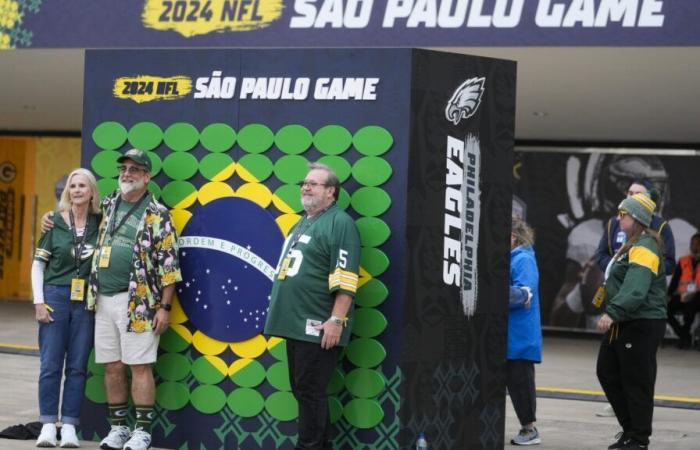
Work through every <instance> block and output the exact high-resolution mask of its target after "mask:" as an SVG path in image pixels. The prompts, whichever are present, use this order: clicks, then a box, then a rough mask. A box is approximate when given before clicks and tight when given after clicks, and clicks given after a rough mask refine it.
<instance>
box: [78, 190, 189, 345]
mask: <svg viewBox="0 0 700 450" xmlns="http://www.w3.org/2000/svg"><path fill="white" fill-rule="evenodd" d="M118 195H119V194H114V195H110V196H109V197H107V198H105V199H104V200H103V201H102V210H103V212H104V214H103V215H102V223H100V231H99V233H100V234H99V236H98V238H97V251H96V252H95V255H96V257H95V258H93V259H92V270H91V271H90V287H89V289H88V293H87V308H88V309H89V310H94V309H95V304H96V300H97V286H98V284H97V266H98V261H99V255H100V250H101V248H102V245H103V243H104V240H105V235H106V234H107V233H106V230H107V222H109V218H110V217H111V216H112V213H113V212H114V208H115V207H116V203H117V202H116V200H117V196H118ZM177 253H178V248H177V235H176V233H175V227H174V225H173V221H172V219H171V217H170V212H169V211H168V209H167V208H166V207H165V206H163V205H161V204H160V203H158V202H157V201H156V200H155V199H154V198H153V197H152V196H149V199H148V205H147V206H146V210H145V211H144V213H143V217H142V219H141V223H140V224H139V227H138V230H137V231H136V244H134V256H133V258H132V261H131V263H132V264H131V271H130V273H129V310H128V313H127V314H128V315H129V324H128V326H127V330H126V331H133V332H136V333H141V332H143V331H146V330H151V329H152V320H153V316H154V315H155V312H156V310H157V309H158V308H159V307H160V296H161V292H162V289H163V287H165V286H168V285H170V284H173V283H177V282H178V281H181V280H182V275H181V274H180V266H179V264H178V256H177Z"/></svg>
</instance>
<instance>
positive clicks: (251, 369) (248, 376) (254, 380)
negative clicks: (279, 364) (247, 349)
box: [231, 359, 265, 388]
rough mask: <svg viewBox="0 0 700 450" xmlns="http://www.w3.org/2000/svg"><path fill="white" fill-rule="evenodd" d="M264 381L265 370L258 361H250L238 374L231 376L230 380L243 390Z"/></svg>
mask: <svg viewBox="0 0 700 450" xmlns="http://www.w3.org/2000/svg"><path fill="white" fill-rule="evenodd" d="M264 379H265V368H264V367H263V365H262V364H260V363H259V362H258V361H256V360H254V359H251V360H248V364H246V366H245V367H243V368H241V369H240V370H239V371H238V372H236V373H234V374H232V375H231V380H232V381H233V382H234V383H236V384H237V385H239V386H240V387H244V388H252V387H255V386H258V385H259V384H260V383H262V382H263V380H264Z"/></svg>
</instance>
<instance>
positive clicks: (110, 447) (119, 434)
mask: <svg viewBox="0 0 700 450" xmlns="http://www.w3.org/2000/svg"><path fill="white" fill-rule="evenodd" d="M129 436H131V432H130V431H129V427H126V426H124V425H112V428H111V429H110V430H109V434H108V435H107V437H105V438H104V439H102V442H100V448H101V449H103V450H122V449H123V448H124V444H126V441H128V440H129Z"/></svg>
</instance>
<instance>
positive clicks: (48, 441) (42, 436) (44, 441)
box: [36, 423, 57, 447]
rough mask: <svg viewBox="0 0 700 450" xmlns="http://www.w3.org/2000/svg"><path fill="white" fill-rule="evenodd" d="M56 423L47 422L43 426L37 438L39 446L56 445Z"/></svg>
mask: <svg viewBox="0 0 700 450" xmlns="http://www.w3.org/2000/svg"><path fill="white" fill-rule="evenodd" d="M56 443H57V442H56V424H55V423H45V424H44V425H43V426H42V427H41V433H39V438H38V439H37V440H36V446H37V447H55V446H56Z"/></svg>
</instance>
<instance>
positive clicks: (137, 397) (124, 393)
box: [42, 149, 182, 450]
mask: <svg viewBox="0 0 700 450" xmlns="http://www.w3.org/2000/svg"><path fill="white" fill-rule="evenodd" d="M117 162H118V163H119V164H120V165H119V192H117V193H115V194H113V195H110V196H107V197H106V198H105V199H104V200H103V201H102V212H103V216H102V217H103V218H102V223H101V224H100V228H99V235H98V238H97V246H96V248H95V257H94V258H93V260H92V268H91V270H90V280H89V286H88V289H87V302H86V303H87V305H86V307H87V309H89V310H96V314H95V361H96V362H97V363H104V364H105V377H104V381H105V391H106V393H107V403H108V404H109V421H110V424H111V429H110V431H109V434H108V435H107V437H105V438H104V439H103V440H102V442H100V448H102V449H107V450H108V449H122V448H123V449H124V450H146V449H148V448H149V447H150V445H151V434H150V426H151V422H152V421H153V418H154V411H153V406H154V404H155V382H154V379H153V369H152V367H151V366H152V364H153V363H154V362H155V361H156V356H157V353H158V342H159V338H160V335H161V334H162V333H163V332H164V331H165V330H166V329H167V328H168V325H169V322H170V309H171V302H172V298H173V293H174V291H175V283H176V282H178V281H180V280H181V279H182V277H181V275H180V268H179V265H178V248H177V236H176V234H175V228H174V226H173V223H172V219H171V217H170V213H169V211H168V210H167V209H166V208H165V206H163V205H161V204H160V203H158V202H157V201H156V200H155V199H154V198H153V196H152V195H150V193H149V192H148V189H147V187H148V182H149V181H150V179H151V174H150V172H151V160H150V159H149V157H148V155H146V154H145V153H144V152H143V151H142V150H138V149H131V150H128V151H127V152H126V153H124V155H122V156H121V157H120V158H119V159H117ZM42 222H44V221H42ZM44 225H45V224H44ZM43 228H44V226H42V229H43ZM127 366H128V367H129V368H130V369H131V398H132V400H133V403H134V406H135V408H136V426H135V427H134V430H133V432H132V431H130V430H129V428H128V427H127V424H126V419H127V416H128V412H129V409H128V408H129V406H128V400H129V386H128V381H127V371H126V368H127Z"/></svg>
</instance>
